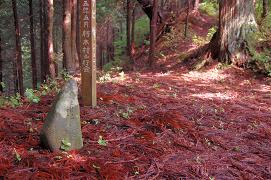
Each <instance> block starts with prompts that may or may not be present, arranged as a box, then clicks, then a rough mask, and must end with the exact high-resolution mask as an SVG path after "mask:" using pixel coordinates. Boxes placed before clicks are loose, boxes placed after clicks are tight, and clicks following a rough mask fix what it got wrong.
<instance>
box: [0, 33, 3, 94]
mask: <svg viewBox="0 0 271 180" xmlns="http://www.w3.org/2000/svg"><path fill="white" fill-rule="evenodd" d="M1 35H2V34H0V83H1V82H3V59H2V39H1ZM0 92H3V87H2V85H1V84H0Z"/></svg>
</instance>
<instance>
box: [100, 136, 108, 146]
mask: <svg viewBox="0 0 271 180" xmlns="http://www.w3.org/2000/svg"><path fill="white" fill-rule="evenodd" d="M98 144H99V145H101V146H107V141H106V140H104V139H103V136H99V139H98Z"/></svg>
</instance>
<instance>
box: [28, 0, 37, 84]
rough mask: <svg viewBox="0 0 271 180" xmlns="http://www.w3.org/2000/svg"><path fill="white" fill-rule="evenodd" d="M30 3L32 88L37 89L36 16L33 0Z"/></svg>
mask: <svg viewBox="0 0 271 180" xmlns="http://www.w3.org/2000/svg"><path fill="white" fill-rule="evenodd" d="M28 3H29V18H30V42H31V67H32V87H33V89H37V83H38V80H37V64H36V50H35V37H34V15H33V5H32V0H29V1H28Z"/></svg>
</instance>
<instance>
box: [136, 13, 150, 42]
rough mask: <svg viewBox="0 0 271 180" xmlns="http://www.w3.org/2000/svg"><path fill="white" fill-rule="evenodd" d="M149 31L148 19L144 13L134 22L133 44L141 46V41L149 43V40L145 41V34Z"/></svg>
mask: <svg viewBox="0 0 271 180" xmlns="http://www.w3.org/2000/svg"><path fill="white" fill-rule="evenodd" d="M149 32H150V19H149V18H148V16H146V15H144V16H142V17H140V18H139V19H137V20H136V22H135V45H136V46H137V47H139V46H141V45H142V44H143V43H144V44H146V45H149V41H146V40H145V39H146V36H147V35H148V34H149Z"/></svg>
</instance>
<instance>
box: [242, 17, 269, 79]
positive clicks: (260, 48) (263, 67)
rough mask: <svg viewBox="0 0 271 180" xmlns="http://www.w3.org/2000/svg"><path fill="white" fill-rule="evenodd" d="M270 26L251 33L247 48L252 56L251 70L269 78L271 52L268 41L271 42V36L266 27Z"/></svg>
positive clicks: (264, 26)
mask: <svg viewBox="0 0 271 180" xmlns="http://www.w3.org/2000/svg"><path fill="white" fill-rule="evenodd" d="M270 17H271V16H269V17H268V18H267V19H269V18H270ZM267 21H269V20H267ZM270 22H271V21H270ZM270 26H271V23H270V24H269V23H266V25H262V26H261V27H260V28H259V30H258V31H257V32H251V33H250V34H249V35H248V37H247V46H248V49H249V52H250V54H251V56H252V57H251V60H250V61H249V68H251V69H252V70H254V71H255V72H259V73H264V74H267V75H269V76H271V50H270V44H268V41H270V37H269V35H271V34H270V30H267V29H266V27H270ZM268 34H269V35H268Z"/></svg>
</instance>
